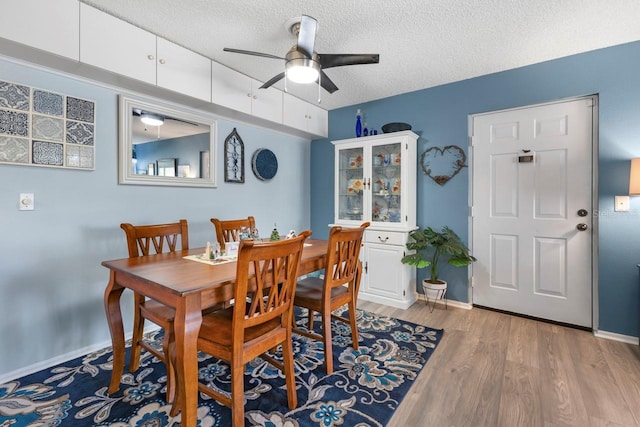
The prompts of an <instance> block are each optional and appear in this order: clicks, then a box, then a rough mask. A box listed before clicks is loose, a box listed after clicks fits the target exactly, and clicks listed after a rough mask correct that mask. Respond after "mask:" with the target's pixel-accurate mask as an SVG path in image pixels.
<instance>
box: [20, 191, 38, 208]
mask: <svg viewBox="0 0 640 427" xmlns="http://www.w3.org/2000/svg"><path fill="white" fill-rule="evenodd" d="M18 203H19V205H20V210H21V211H32V210H34V209H35V199H34V197H33V193H20V200H19V201H18Z"/></svg>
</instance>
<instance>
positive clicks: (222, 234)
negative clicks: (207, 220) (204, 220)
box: [211, 216, 256, 250]
mask: <svg viewBox="0 0 640 427" xmlns="http://www.w3.org/2000/svg"><path fill="white" fill-rule="evenodd" d="M211 223H213V226H214V227H215V229H216V239H217V240H218V244H220V249H222V250H224V244H225V242H237V241H238V240H240V229H241V228H242V227H247V228H248V229H249V232H250V233H251V232H253V229H254V228H256V222H255V219H254V218H253V217H252V216H249V217H248V218H243V219H228V220H220V219H218V218H211Z"/></svg>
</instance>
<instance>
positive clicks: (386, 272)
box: [362, 243, 404, 300]
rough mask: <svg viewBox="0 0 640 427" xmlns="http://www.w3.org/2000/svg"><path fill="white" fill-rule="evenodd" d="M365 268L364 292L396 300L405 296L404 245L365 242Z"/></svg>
mask: <svg viewBox="0 0 640 427" xmlns="http://www.w3.org/2000/svg"><path fill="white" fill-rule="evenodd" d="M362 249H363V250H364V257H363V258H364V270H365V274H364V275H363V276H362V278H363V285H362V290H363V292H366V293H369V294H373V295H378V296H382V297H388V298H390V299H394V300H401V299H402V298H403V295H402V292H403V285H404V283H403V264H402V262H401V261H400V260H401V259H402V256H403V253H404V248H403V247H402V246H396V245H388V244H377V243H365V245H364V247H363V248H362Z"/></svg>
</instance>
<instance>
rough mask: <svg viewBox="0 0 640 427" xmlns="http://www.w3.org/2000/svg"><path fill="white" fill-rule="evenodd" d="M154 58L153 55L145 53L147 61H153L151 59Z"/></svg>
mask: <svg viewBox="0 0 640 427" xmlns="http://www.w3.org/2000/svg"><path fill="white" fill-rule="evenodd" d="M154 58H155V57H154V56H153V55H147V59H148V60H149V61H153V59H154Z"/></svg>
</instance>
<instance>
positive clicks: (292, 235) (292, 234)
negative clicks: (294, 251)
mask: <svg viewBox="0 0 640 427" xmlns="http://www.w3.org/2000/svg"><path fill="white" fill-rule="evenodd" d="M294 237H296V230H289V233H288V234H287V235H286V236H285V239H293V238H294Z"/></svg>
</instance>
